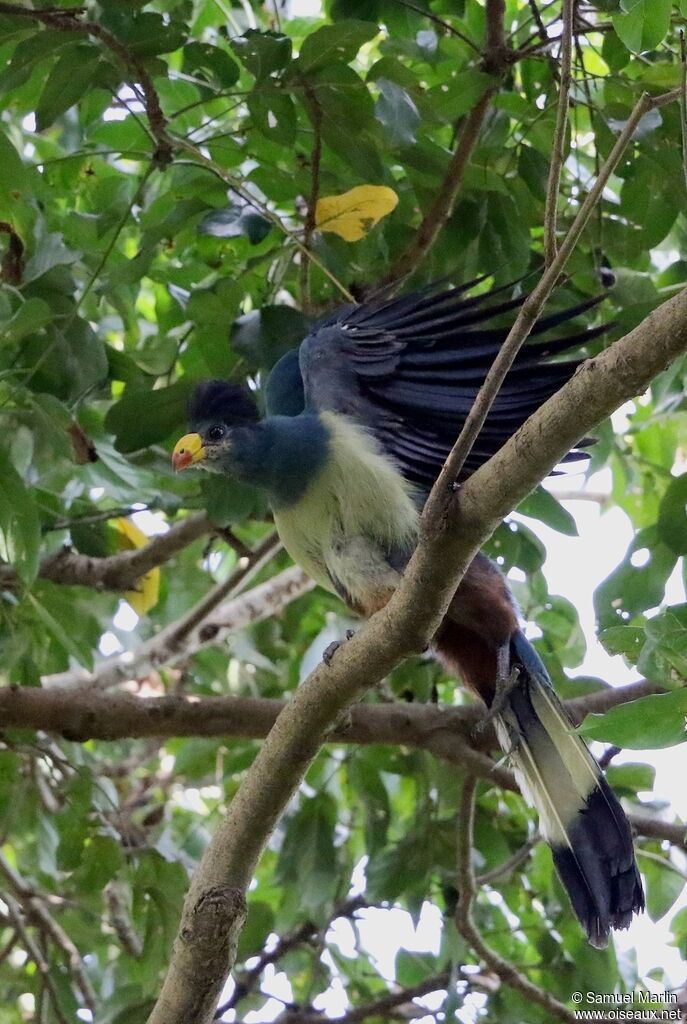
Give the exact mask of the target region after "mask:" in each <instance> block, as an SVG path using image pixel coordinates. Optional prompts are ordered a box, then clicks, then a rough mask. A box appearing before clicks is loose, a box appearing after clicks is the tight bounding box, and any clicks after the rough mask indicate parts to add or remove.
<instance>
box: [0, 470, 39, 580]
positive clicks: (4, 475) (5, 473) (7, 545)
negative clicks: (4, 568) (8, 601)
mask: <svg viewBox="0 0 687 1024" xmlns="http://www.w3.org/2000/svg"><path fill="white" fill-rule="evenodd" d="M40 540H41V532H40V522H39V519H38V511H37V509H36V505H35V502H34V498H33V495H32V493H31V491H30V490H29V488H28V487H27V486H26V484H25V483H24V481H23V480H22V478H21V477H20V476H19V474H18V473H17V471H16V469H15V468H14V466H13V465H12V464H11V463H10V461H9V459H8V458H7V455H6V453H4V452H1V453H0V541H1V545H2V549H3V550H2V558H3V560H4V561H6V562H9V563H10V564H11V565H13V566H14V567H15V568H16V569H17V571H18V572H19V573H20V575H21V577H22V578H23V580H24V581H25V582H27V583H29V582H31V580H33V579H34V578H35V576H36V573H37V571H38V554H39V546H40Z"/></svg>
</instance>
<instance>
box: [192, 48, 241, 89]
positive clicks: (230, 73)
mask: <svg viewBox="0 0 687 1024" xmlns="http://www.w3.org/2000/svg"><path fill="white" fill-rule="evenodd" d="M183 53H184V71H186V72H191V73H193V74H194V75H195V76H196V77H201V78H207V79H209V80H210V81H214V82H217V84H218V85H220V86H221V87H222V88H223V89H227V88H228V87H229V86H231V85H234V83H235V82H237V81H238V79H239V76H240V74H241V71H240V68H239V66H238V64H237V63H236V61H234V60H232V59H231V57H230V56H229V54H228V53H227V52H226V50H222V49H220V47H219V46H211V45H210V44H209V43H188V44H187V45H186V46H185V47H184V50H183Z"/></svg>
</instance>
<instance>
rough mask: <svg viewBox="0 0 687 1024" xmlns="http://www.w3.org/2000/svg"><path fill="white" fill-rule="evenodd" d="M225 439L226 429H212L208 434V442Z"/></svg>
mask: <svg viewBox="0 0 687 1024" xmlns="http://www.w3.org/2000/svg"><path fill="white" fill-rule="evenodd" d="M223 437H224V427H219V426H218V427H210V429H209V430H208V432H207V439H208V441H221V440H222V438H223Z"/></svg>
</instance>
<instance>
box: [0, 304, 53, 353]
mask: <svg viewBox="0 0 687 1024" xmlns="http://www.w3.org/2000/svg"><path fill="white" fill-rule="evenodd" d="M52 316H53V313H52V310H51V309H50V306H49V305H48V304H47V302H44V301H43V299H27V300H26V302H24V303H23V304H22V305H21V306H20V307H19V309H18V310H17V311H16V312H15V313H14V315H13V316H11V317H10V318H9V320H6V321H5V322H4V323H3V322H0V340H2V341H3V342H8V341H19V339H20V338H23V337H25V335H27V334H33V333H34V331H39V330H40V329H41V327H44V326H45V325H46V324H47V323H49V322H50V320H51V319H52Z"/></svg>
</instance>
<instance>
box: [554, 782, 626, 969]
mask: <svg viewBox="0 0 687 1024" xmlns="http://www.w3.org/2000/svg"><path fill="white" fill-rule="evenodd" d="M567 832H568V838H569V842H570V845H569V846H554V847H552V852H553V859H554V863H555V865H556V868H557V869H558V873H559V875H560V877H561V881H562V882H563V885H564V886H565V888H566V890H567V892H568V896H569V897H570V902H571V903H572V906H573V910H574V911H575V914H576V915H577V917H578V919H579V921H580V923H581V925H582V927H583V928H584V930H585V931H586V933H587V937H588V939H589V942H590V944H591V945H592V946H595V947H596V948H597V949H604V948H605V947H606V946H607V945H608V939H609V935H610V932H611V929H624V928H629V926H630V924H631V923H632V918H633V917H634V915H635V914H640V913H641V912H642V911H643V910H644V889H643V887H642V879H641V876H640V874H639V869H638V867H637V862H636V860H635V856H634V849H633V846H632V833H631V830H630V825H629V822H628V820H627V818H626V817H625V814H624V812H623V810H622V808H621V806H620V804H619V802H618V800H617V797H616V796H615V795H614V793H613V792H612V790H611V789H610V788H609V786H608V783H607V782H606V780H605V778H604V777H603V776H600V777H599V782H598V787H597V788H596V789H595V790H593V791H592V793H591V794H590V795H589V797H587V801H586V805H585V807H584V809H583V810H581V811H580V813H579V814H578V815H577V816H576V818H575V820H574V822H573V824H572V825H571V826H570V827H569V828H568V830H567Z"/></svg>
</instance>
